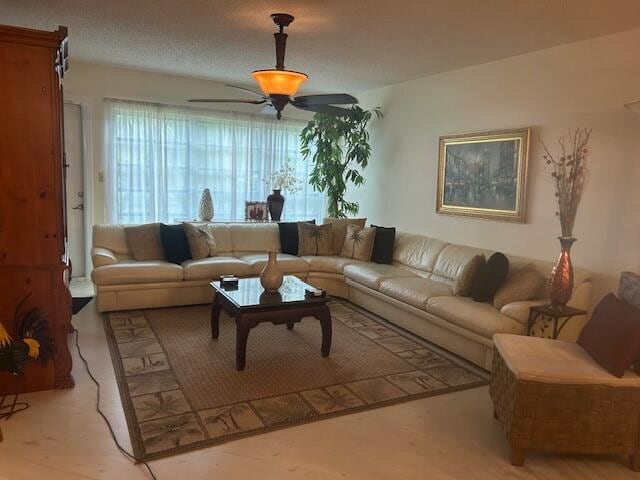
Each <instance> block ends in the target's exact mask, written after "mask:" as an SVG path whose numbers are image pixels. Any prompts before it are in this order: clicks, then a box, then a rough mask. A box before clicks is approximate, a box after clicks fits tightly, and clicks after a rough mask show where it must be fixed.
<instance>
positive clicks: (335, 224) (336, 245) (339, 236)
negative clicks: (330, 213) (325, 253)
mask: <svg viewBox="0 0 640 480" xmlns="http://www.w3.org/2000/svg"><path fill="white" fill-rule="evenodd" d="M322 223H324V224H327V223H330V224H331V232H332V234H331V253H330V255H340V252H341V251H342V245H343V244H344V239H345V237H346V236H347V225H357V226H358V227H360V228H364V226H365V224H366V223H367V219H366V218H330V217H326V218H325V219H324V221H323V222H322Z"/></svg>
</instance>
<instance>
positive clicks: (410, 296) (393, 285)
mask: <svg viewBox="0 0 640 480" xmlns="http://www.w3.org/2000/svg"><path fill="white" fill-rule="evenodd" d="M379 291H380V293H384V294H385V295H388V296H389V297H391V298H395V299H396V300H400V301H401V302H404V303H407V304H409V305H412V306H414V307H416V308H424V307H425V305H426V304H427V301H429V299H430V298H431V297H437V296H445V295H453V290H452V289H451V286H449V285H447V284H446V283H442V282H437V281H435V280H429V279H427V278H420V277H413V278H411V277H410V278H390V279H387V280H383V281H382V283H381V284H380V288H379Z"/></svg>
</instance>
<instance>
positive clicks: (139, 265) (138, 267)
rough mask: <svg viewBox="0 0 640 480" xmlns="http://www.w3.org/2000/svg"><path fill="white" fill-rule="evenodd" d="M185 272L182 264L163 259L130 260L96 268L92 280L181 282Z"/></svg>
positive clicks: (96, 282) (124, 283)
mask: <svg viewBox="0 0 640 480" xmlns="http://www.w3.org/2000/svg"><path fill="white" fill-rule="evenodd" d="M183 278H184V272H183V270H182V267H181V266H180V265H176V264H174V263H169V262H165V261H161V260H145V261H136V260H130V261H125V262H119V263H114V264H113V265H105V266H103V267H98V268H94V269H93V272H91V280H93V283H95V284H96V285H127V284H133V283H157V282H179V281H181V280H183Z"/></svg>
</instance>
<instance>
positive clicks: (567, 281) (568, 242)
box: [549, 237, 576, 309]
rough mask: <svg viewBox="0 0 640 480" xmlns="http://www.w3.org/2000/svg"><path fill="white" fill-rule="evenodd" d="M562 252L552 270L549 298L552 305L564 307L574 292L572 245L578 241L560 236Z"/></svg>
mask: <svg viewBox="0 0 640 480" xmlns="http://www.w3.org/2000/svg"><path fill="white" fill-rule="evenodd" d="M559 240H560V246H561V247H562V252H560V256H559V257H558V261H557V262H556V264H555V266H554V267H553V269H552V270H551V276H550V277H549V298H550V299H551V305H552V306H553V307H556V308H558V309H562V308H563V307H565V306H566V305H567V302H568V301H569V299H570V298H571V294H572V293H573V266H572V265H571V246H572V245H573V243H574V242H575V241H576V239H575V238H573V237H560V238H559Z"/></svg>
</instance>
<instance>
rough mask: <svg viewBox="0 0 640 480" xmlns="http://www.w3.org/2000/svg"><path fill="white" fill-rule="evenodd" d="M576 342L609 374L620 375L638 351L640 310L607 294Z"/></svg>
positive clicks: (639, 344) (611, 294) (639, 349)
mask: <svg viewBox="0 0 640 480" xmlns="http://www.w3.org/2000/svg"><path fill="white" fill-rule="evenodd" d="M578 345H580V346H581V347H582V348H584V349H585V350H586V351H587V353H588V354H589V355H591V358H593V359H594V360H595V361H596V362H598V363H599V364H600V365H602V366H603V367H604V368H605V369H606V370H607V371H608V372H609V373H611V374H612V375H615V376H616V377H623V376H624V373H625V372H626V371H627V369H629V367H631V365H632V364H633V363H634V362H635V361H636V360H637V359H638V355H639V354H640V310H639V309H637V308H636V307H634V306H632V305H629V304H627V303H625V302H623V301H622V300H620V299H619V298H618V297H616V296H615V295H614V294H613V293H610V294H608V295H607V296H605V297H604V298H603V299H602V300H600V303H599V304H598V306H597V307H596V308H595V310H594V311H593V315H591V320H589V322H588V323H587V324H586V325H585V327H584V328H583V329H582V332H580V336H579V337H578Z"/></svg>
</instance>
